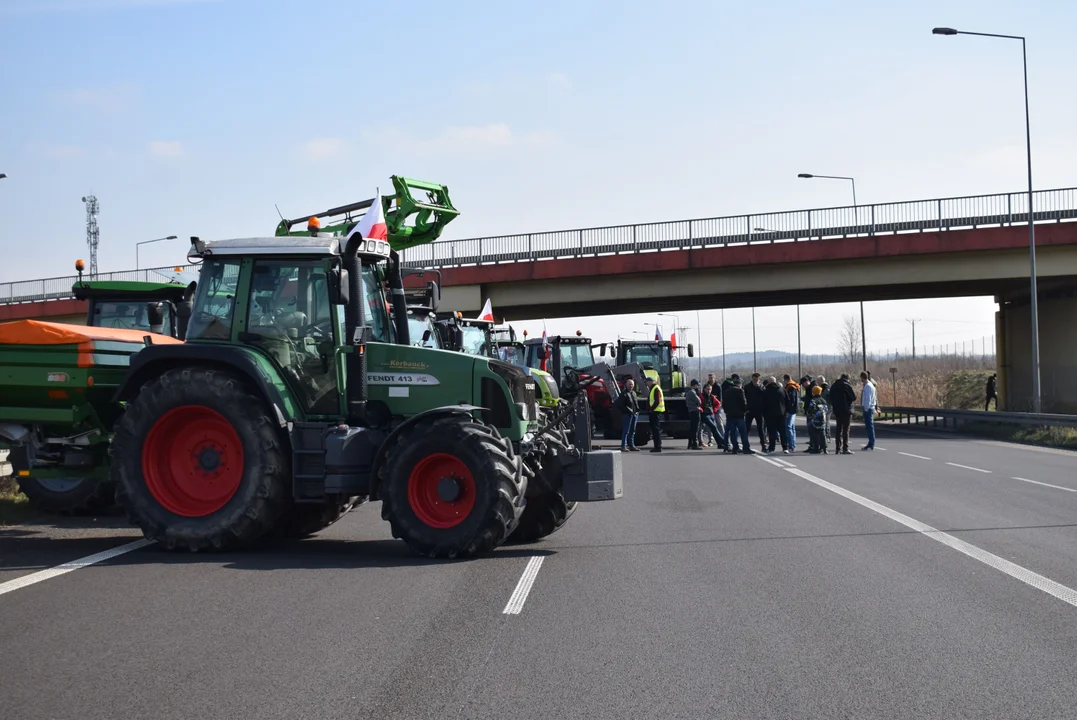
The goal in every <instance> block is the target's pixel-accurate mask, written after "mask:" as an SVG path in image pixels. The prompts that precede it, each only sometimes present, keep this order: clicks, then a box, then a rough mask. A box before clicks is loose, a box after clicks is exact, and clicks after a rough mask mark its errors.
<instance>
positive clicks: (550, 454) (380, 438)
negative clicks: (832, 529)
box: [110, 176, 623, 557]
mask: <svg viewBox="0 0 1077 720" xmlns="http://www.w3.org/2000/svg"><path fill="white" fill-rule="evenodd" d="M393 184H394V186H395V188H396V191H397V193H396V196H395V197H387V198H385V199H384V200H383V202H385V208H384V209H385V214H386V223H387V225H388V227H389V233H390V236H391V237H392V238H393V243H392V244H393V245H394V246H397V247H400V248H401V249H403V248H406V247H413V246H415V245H418V244H421V243H426V242H430V241H432V240H433V239H434V238H436V237H437V236H438V235H439V234H440V232H441V229H442V227H443V226H444V224H445V223H446V222H447V221H448V220H450V219H451V218H452V217H453V216H455V215H456V211H455V209H453V208H452V205H451V204H450V202H449V198H448V192H447V190H446V189H445V188H444V187H443V186H438V185H432V184H429V183H421V184H420V183H417V182H414V181H411V180H407V179H404V178H400V177H395V176H394V177H393ZM413 187H419V188H421V189H424V190H427V191H428V193H429V195H428V198H427V200H426V201H424V202H418V201H416V200H415V199H414V198H413V197H412V194H411V188H413ZM371 204H372V203H371V202H367V203H366V205H365V207H358V205H361V204H357V206H353V209H352V210H350V211H349V212H354V211H357V210H360V209H365V208H367V207H370V205H371ZM412 216H415V220H414V224H411V225H408V224H406V223H405V221H406V220H408V219H409V218H411V217H412ZM357 219H358V218H352V219H350V220H349V221H348V222H346V223H344V224H343V227H342V228H341V229H340V231H338V232H339V234H329V233H325V234H322V233H318V234H315V235H314V236H310V235H308V236H305V237H300V236H284V237H279V236H278V237H273V238H253V239H241V240H224V241H219V242H202V241H201V240H199V239H197V238H193V239H192V249H191V255H192V256H193V257H196V258H198V259H200V260H201V272H200V275H199V281H198V287H197V290H196V292H195V296H194V307H193V311H192V315H191V321H190V324H189V326H188V331H187V338H186V342H185V343H182V344H169V345H165V344H156V343H154V344H150V345H147V346H146V347H145V348H144V349H142V350H141V351H140V352H139V353H138V354H137V355H136V356H135V357H134V358H133V359H132V360H131V364H130V369H129V370H128V372H127V375H126V377H125V378H124V380H123V382H122V384H121V386H120V388H119V390H118V392H117V394H116V396H115V397H116V399H117V400H118V401H122V402H126V408H125V410H124V411H123V413H122V415H121V417H120V419H119V421H118V422H117V424H116V428H115V437H114V438H113V441H112V444H111V449H110V454H111V458H112V463H111V468H110V475H111V477H112V479H113V481H114V482H115V484H116V493H117V499H118V500H119V502H120V503H121V504H122V505H123V506H124V507H125V508H126V509H127V512H128V514H129V516H130V518H131V520H132V521H133V522H135V523H136V524H137V525H138V526H139V527H141V528H142V530H143V533H144V534H145V535H146V537H148V538H151V539H153V540H157V541H158V542H160V543H161V544H162V545H164V546H165V547H167V548H176V549H187V550H192V551H198V550H210V549H219V548H225V547H230V546H233V545H236V544H240V543H246V542H250V541H253V540H256V539H257V538H259V537H261V536H263V535H265V534H266V533H269V532H270V531H272V530H273V529H274V527H275V526H276V525H277V524H278V523H279V522H280V520H281V518H282V517H284V516H285V515H286V513H287V511H288V509H289V507H292V506H297V507H310V508H314V509H315V512H316V513H324V514H325V516H327V517H331V516H333V515H334V514H335V513H336V510H337V509H338V508H340V507H342V506H344V505H347V504H349V503H351V502H353V501H354V500H355V499H356V498H358V499H359V500H381V501H382V508H381V514H382V517H383V518H384V519H385V520H387V521H388V522H389V524H390V527H391V529H392V533H393V535H394V537H397V538H400V539H402V540H404V541H405V542H406V543H407V545H408V547H409V548H410V549H411V550H412V551H414V552H416V553H418V554H421V555H425V556H430V557H460V556H467V555H472V554H476V553H481V552H485V551H488V550H491V549H493V548H494V547H496V546H498V545H499V544H501V543H502V542H504V541H505V540H506V539H508V538H509V536H510V535H512V534H514V533H521V534H522V535H525V536H526V537H527V538H528V539H537V538H538V537H541V536H542V535H543V534H548V532H552V531H553V530H554V529H556V527H557V525H556V523H555V522H553V521H551V520H549V519H544V517H542V516H551V515H554V514H555V513H556V512H557V508H560V507H564V506H565V505H567V504H568V503H572V502H577V501H581V502H582V501H598V500H612V499H615V498H617V497H620V496H621V495H622V493H623V490H622V484H621V467H620V455H619V454H618V453H614V452H609V451H594V450H591V447H590V433H589V430H590V428H589V427H587V422H586V417H587V415H588V414H589V413H588V408H587V404H586V398H585V397H583V396H581V397H580V398H579V399H578V400H577V402H575V403H573V404H570V405H566V406H565V407H563V408H562V409H560V411H559V412H557V413H556V414H554V415H553V416H552V417H543V419H542V420H540V417H542V416H540V412H539V408H538V404H537V402H536V399H535V387H534V382H533V380H532V379H531V378H530V377H529V376H528V375H527V374H526V373H525V372H524V371H523V370H522V369H520V368H517V367H515V366H513V365H510V364H508V363H503V362H501V361H499V360H494V359H491V358H487V357H482V356H478V355H464V354H461V353H452V352H445V351H441V350H435V349H430V348H424V347H416V346H413V345H411V343H410V329H409V327H408V323H407V319H406V318H407V313H406V307H405V297H404V293H403V284H402V280H401V268H400V259H399V255H398V252H397V250H395V249H393V248H392V247H390V243H389V242H387V241H381V240H369V239H363V238H361V237H359V236H358V235H349V236H346V237H341V236H340V235H343V234H345V233H346V232H348V231H349V230H350V229H351V227H352V226H354V225H355V223H356V220H357ZM386 285H387V286H388V288H389V292H390V297H391V306H392V309H393V313H392V318H393V319H392V321H391V320H390V313H389V311H388V308H387V305H388V304H389V303H387V301H386V292H385V289H384V288H385V286H386ZM527 506H532V507H533V508H535V511H533V512H532V513H527V512H525V507H527ZM539 510H542V511H543V512H541V513H540V512H539ZM526 516H530V517H526ZM525 520H526V522H529V523H530V526H529V527H525Z"/></svg>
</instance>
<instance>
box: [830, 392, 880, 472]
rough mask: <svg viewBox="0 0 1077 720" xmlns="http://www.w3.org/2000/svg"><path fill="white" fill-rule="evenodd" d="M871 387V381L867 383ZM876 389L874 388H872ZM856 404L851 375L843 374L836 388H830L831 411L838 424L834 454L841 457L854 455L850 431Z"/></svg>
mask: <svg viewBox="0 0 1077 720" xmlns="http://www.w3.org/2000/svg"><path fill="white" fill-rule="evenodd" d="M867 384H868V385H871V383H870V381H869V382H868V383H867ZM872 388H874V386H872ZM855 402H856V390H853V386H852V384H850V383H849V373H842V374H841V377H840V378H838V381H837V382H836V383H834V387H832V388H830V411H831V413H832V414H833V415H834V422H836V423H837V426H838V427H837V432H835V433H834V452H835V453H837V454H839V455H852V454H853V453H852V451H850V450H849V430H850V429H851V428H852V424H853V404H854V403H855Z"/></svg>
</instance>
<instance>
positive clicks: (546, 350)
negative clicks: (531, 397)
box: [539, 320, 550, 372]
mask: <svg viewBox="0 0 1077 720" xmlns="http://www.w3.org/2000/svg"><path fill="white" fill-rule="evenodd" d="M549 357H550V345H549V343H547V342H546V321H545V320H543V321H542V361H541V362H540V363H539V370H541V371H542V372H547V370H546V360H547V358H549Z"/></svg>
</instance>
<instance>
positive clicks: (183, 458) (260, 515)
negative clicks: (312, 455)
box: [110, 367, 291, 552]
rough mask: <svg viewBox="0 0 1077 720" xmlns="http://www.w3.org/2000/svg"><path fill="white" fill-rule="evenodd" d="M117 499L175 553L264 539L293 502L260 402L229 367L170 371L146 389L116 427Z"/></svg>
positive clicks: (282, 457) (278, 442)
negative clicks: (288, 496)
mask: <svg viewBox="0 0 1077 720" xmlns="http://www.w3.org/2000/svg"><path fill="white" fill-rule="evenodd" d="M110 452H111V454H112V467H111V477H112V480H113V482H114V483H115V485H116V500H117V501H118V502H119V503H120V504H121V505H122V506H123V507H124V508H125V509H126V511H127V514H128V517H129V518H130V519H131V521H132V522H133V523H135V524H136V525H138V526H139V527H140V528H142V532H143V534H144V535H145V536H146V537H147V538H149V539H151V540H156V541H158V542H159V543H161V544H162V545H163V546H164V547H166V548H168V549H169V550H172V549H185V550H191V551H192V552H194V551H198V550H217V549H223V548H227V547H231V546H234V545H237V544H241V543H246V542H250V541H253V540H256V539H258V538H260V537H261V536H262V535H264V534H265V533H266V532H267V531H269V530H270V528H272V527H273V525H274V524H275V523H276V521H277V518H278V517H280V515H281V513H282V512H283V511H284V509H285V506H286V503H287V493H288V491H289V488H290V480H291V469H290V465H289V462H288V456H287V454H286V452H285V448H284V447H283V443H282V438H281V433H280V430H279V428H278V427H277V424H276V423H275V422H274V421H273V419H272V417H271V415H270V413H269V411H268V408H266V407H265V402H264V401H263V400H262V398H260V397H258V396H257V395H255V394H254V393H253V392H252V391H251V390H250V388H249V387H248V386H247V384H246V383H245V382H243V380H242V379H241V378H240V377H238V376H236V375H234V374H232V373H229V372H226V371H222V370H217V369H212V368H203V367H189V368H177V369H173V370H169V371H167V372H165V373H164V374H163V375H161V376H160V377H159V378H157V379H155V380H151V381H150V382H147V383H146V384H145V385H143V386H142V389H141V390H140V391H139V393H138V395H136V396H135V397H134V398H132V399H131V400H130V401H129V402H128V403H127V407H126V409H125V411H124V414H123V417H122V418H121V420H120V422H119V423H118V425H117V429H116V435H115V437H114V439H113V441H112V448H111V451H110Z"/></svg>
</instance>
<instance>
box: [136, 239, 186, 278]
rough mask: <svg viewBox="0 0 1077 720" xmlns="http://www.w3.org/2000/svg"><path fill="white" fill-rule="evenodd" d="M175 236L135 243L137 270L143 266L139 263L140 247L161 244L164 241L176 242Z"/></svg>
mask: <svg viewBox="0 0 1077 720" xmlns="http://www.w3.org/2000/svg"><path fill="white" fill-rule="evenodd" d="M175 239H176V236H175V235H169V236H168V237H163V238H157V239H156V240H143V241H142V242H138V243H135V270H138V269H139V268H140V267H141V265H140V264H139V262H138V247H139V245H148V244H149V243H155V242H161V241H162V240H175Z"/></svg>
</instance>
